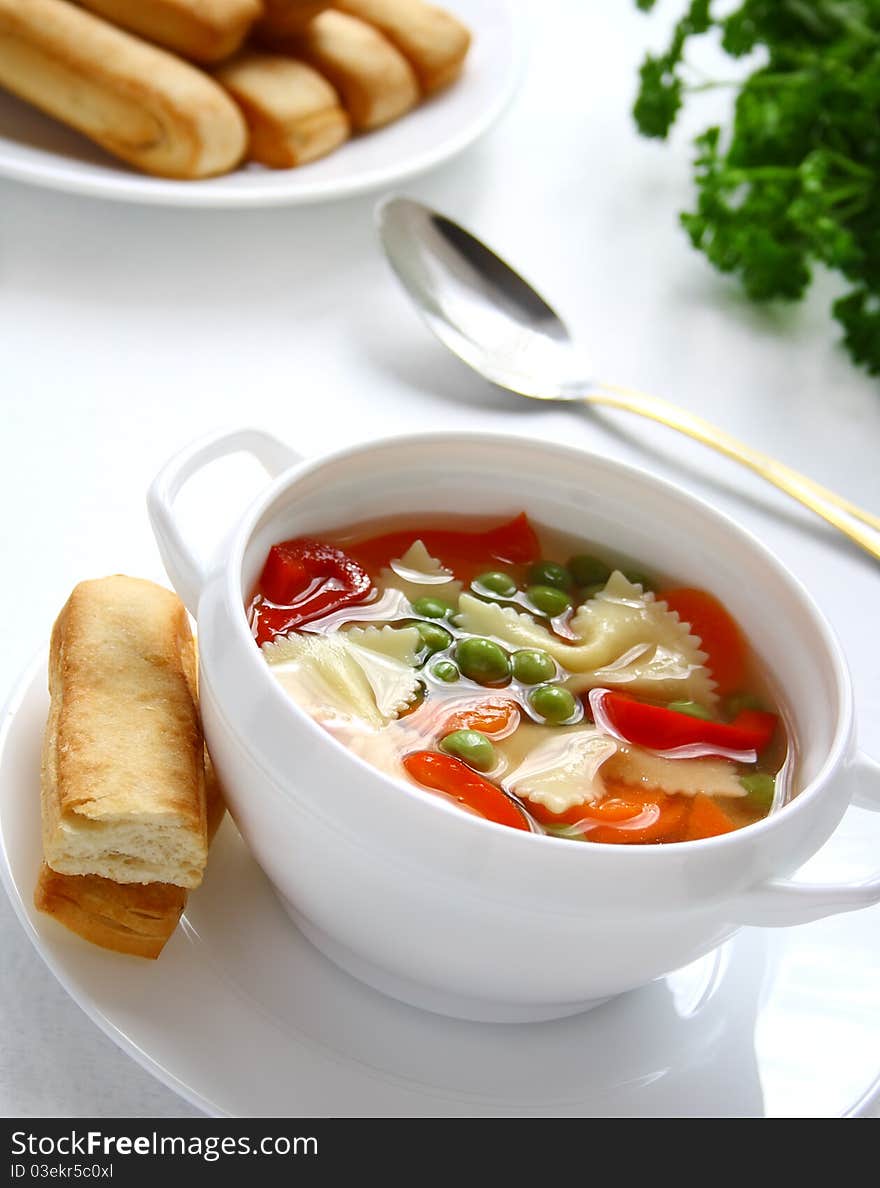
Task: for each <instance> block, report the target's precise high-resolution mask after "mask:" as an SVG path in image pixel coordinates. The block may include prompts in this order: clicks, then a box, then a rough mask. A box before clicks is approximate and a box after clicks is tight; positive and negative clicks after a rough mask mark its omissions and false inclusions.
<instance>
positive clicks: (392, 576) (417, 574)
mask: <svg viewBox="0 0 880 1188" xmlns="http://www.w3.org/2000/svg"><path fill="white" fill-rule="evenodd" d="M379 580H380V581H381V583H382V586H383V587H384V588H385V589H392V590H400V591H401V592H402V593H403V594H405V595H406V597H407V598H408V599H409V600H410V602H415V601H416V599H417V598H424V597H425V595H428V596H430V597H431V598H442V599H444V600H445V601H446V602H452V603H455V602H456V601H457V600H458V596H459V594H460V593H461V582H459V581H455V580H454V579H453V577H452V571H451V570H449V569H446V567H445V566H444V565H442V564H441V563H440V562H439V561H438V560H437V558H436V557H432V556H431V554H430V553H429V552H428V550H427V549H426V548H425V545H424V543H423V542H422V541H421V540H417V541H414V543H413V544H411V545H410V547H409V548H408V549H407V550H406V552H405V553H404V554H403V556H402V557H399V558H398V559H397V560H395V561H392V562H391V567H390V569H383V570H382V572H381V573H380V575H379Z"/></svg>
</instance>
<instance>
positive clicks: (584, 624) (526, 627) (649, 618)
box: [458, 570, 715, 705]
mask: <svg viewBox="0 0 880 1188" xmlns="http://www.w3.org/2000/svg"><path fill="white" fill-rule="evenodd" d="M458 622H459V625H460V626H461V627H462V628H463V629H464V630H465V631H470V632H473V633H474V634H477V635H489V636H494V637H495V638H496V639H498V640H501V641H502V642H503V643H506V644H509V645H511V646H513V647H516V648H540V649H542V650H543V651H545V652H548V653H549V654H550V655H551V656H552V657H553V659H554V660H556V661H557V663H559V664H561V665H562V667H563V668H565V669H566V670H567V671H568V672H570V673H573V674H574V675H573V676H572V677H571V678H570V679H569V680H568V682H567V685H568V687H569V688H570V689H571V691H572V692H574V693H582V692H584V691H586V690H587V689H592V688H594V687H595V686H597V685H602V684H608V685H621V686H625V687H626V689H627V691H628V692H631V693H640V694H642V696H646V697H653V698H656V699H657V700H674V699H676V698H678V699H686V700H688V701H698V702H700V703H701V704H704V705H711V704H712V702H713V701H714V699H715V693H714V682H713V680H712V678H711V676H710V675H709V671H708V669H707V668H706V667H705V661H706V658H707V657H706V654H705V652H703V651H701V650H700V641H699V639H697V637H696V636H695V635H691V633H690V630H689V628H688V627H687V625H686V624H684V623H682V622H681V621H680V620H679V618H678V615H676V614H675V613H674V612H673V611H670V610H669V609H668V607H667V606H666V604H665V603H664V602H658V601H657V600H656V599H655V597H654V595H653V594H651V593H650V592H648V593H646V592H644V591H643V590H642V588H641V587H640V586H636V585H634V584H633V583H632V582H630V581H628V580H627V579H626V578H625V577H624V576H623V574H622V573H620V571H619V570H616V571H615V572H614V573H613V574H612V575H611V577H610V578H609V579H608V583H607V585H606V586H605V589H604V590H602V591H600V593H599V594H597V595H596V597H595V598H591V599H590V600H589V601H588V602H585V603H583V604H582V605H581V606H579V607H578V609H577V610H576V612H575V614H574V617H573V618H572V620H571V623H570V627H571V630H572V632H573V633H574V635H575V636H576V637H577V639H578V640H579V641H580V642H576V643H567V642H566V641H565V640H562V639H559V638H558V637H557V636H555V635H553V634H552V632H550V631H549V630H548V629H547V628H546V627H544V626H543V624H541V623H537V622H536V621H535V620H534V619H533V618H532V616H531V615H528V614H525V613H523V612H521V611H517V610H515V609H514V608H513V607H509V606H499V605H498V604H497V603H491V602H481V601H480V600H479V599H477V598H474V597H473V596H472V595H470V594H463V595H462V596H461V601H460V603H459V619H458Z"/></svg>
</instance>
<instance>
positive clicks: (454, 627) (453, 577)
mask: <svg viewBox="0 0 880 1188" xmlns="http://www.w3.org/2000/svg"><path fill="white" fill-rule="evenodd" d="M248 613H249V619H250V623H251V627H252V631H253V634H254V638H255V640H256V642H257V644H258V645H259V646H260V647H261V649H262V652H263V655H264V656H265V658H266V661H267V663H268V664H269V666H270V668H271V670H272V672H273V673H274V675H275V676H276V677H277V679H278V680H279V681H280V682H281V684H282V685H283V687H284V688H285V689H286V690H287V691H288V692H289V693H290V695H291V696H292V697H293V698H294V699H295V700H296V701H297V702H298V703H299V704H300V705H301V706H302V707H303V708H304V709H305V710H306V711H307V712H308V713H309V714H310V715H311V716H312V717H313V718H314V719H315V720H316V721H317V722H319V723H320V724H321V725H322V726H323V727H325V728H326V729H327V730H328V731H330V732H331V733H332V734H333V735H334V736H335V737H337V738H338V739H339V740H340V741H342V742H344V743H345V744H346V745H348V746H349V747H350V748H351V749H352V750H353V751H354V752H355V753H356V754H358V755H360V756H361V757H362V758H363V759H365V760H367V761H368V762H370V763H372V764H373V765H374V766H376V767H378V768H380V769H381V770H382V771H384V772H386V773H388V774H389V775H392V776H395V777H397V778H398V779H401V780H403V781H404V782H408V783H411V784H414V785H417V786H418V787H420V788H423V789H426V790H428V791H430V792H432V793H434V794H436V795H437V796H441V797H444V798H445V799H446V800H447V801H448V802H450V803H451V804H454V805H456V806H457V807H459V808H460V809H461V810H462V811H464V812H469V813H472V814H474V815H476V816H478V817H484V818H487V819H488V820H491V821H496V822H498V823H500V824H503V825H507V826H510V827H511V828H514V829H522V830H529V831H532V832H535V833H546V834H551V835H553V836H556V837H562V838H570V839H571V840H573V841H577V842H588V843H594V844H595V843H598V844H623V845H633V844H636V845H645V844H660V843H669V842H684V841H693V840H697V839H700V838H706V837H714V836H716V835H719V834H722V833H728V832H730V831H731V830H734V829H738V828H741V827H742V826H744V825H748V824H750V823H752V822H754V821H757V820H760V819H761V818H762V817H764V816H766V815H767V813H768V812H769V811H770V810H771V808H773V807H776V806H778V805H780V804H782V803H784V802H785V800H786V799H787V798H788V796H789V794H790V791H791V781H792V770H793V751H792V747H791V743H790V739H789V738H788V736H787V732H786V730H785V727H784V723H783V719H782V716H781V714H780V712H779V709H778V708H777V707H776V706H775V705H774V699H773V697H772V695H771V692H770V690H769V688H768V684H767V682H766V680H765V678H764V677H763V675H762V673H761V671H760V667H759V665H758V664H757V662H756V660H755V657H754V656H753V654H752V652H751V651H750V649H749V646H748V643H747V641H746V639H745V637H744V635H743V633H742V631H741V630H740V628H739V626H738V625H737V624H736V623H735V622H734V620H733V619H732V618H731V616H730V614H729V613H728V612H727V610H726V609H725V608H724V606H723V605H722V604H721V603H720V602H719V601H718V599H717V598H715V597H714V596H713V595H712V594H709V593H708V592H706V591H703V590H698V589H694V588H690V587H684V586H682V585H681V584H680V583H676V582H675V581H674V580H666V579H665V578H661V577H660V575H657V574H648V573H645V572H643V571H642V570H641V568H639V567H638V565H637V564H634V563H631V562H630V561H628V560H627V559H625V558H621V557H613V556H611V555H610V554H608V552H607V551H606V550H598V549H593V548H592V547H591V546H587V545H585V544H584V543H583V542H579V541H575V540H572V539H571V538H569V537H565V536H562V535H561V534H559V533H556V532H553V531H550V530H545V529H544V528H541V527H538V526H536V525H533V524H532V523H531V522H530V521H529V520H528V518H527V517H526V515H525V514H520V515H518V516H516V517H515V518H513V519H510V520H506V521H504V522H501V523H499V522H497V521H496V522H494V523H486V521H477V520H472V519H470V518H460V517H459V518H455V519H454V520H448V519H447V521H446V522H445V523H444V524H443V525H442V526H437V525H436V524H432V523H425V522H420V523H417V524H408V523H407V522H406V521H403V520H396V521H392V522H386V523H383V524H382V525H377V526H375V529H373V530H371V529H370V528H368V527H361V528H359V529H357V530H352V531H349V532H340V533H333V534H328V535H327V536H325V537H323V538H322V539H320V540H317V539H313V538H305V537H303V538H297V539H294V540H288V541H283V542H280V543H279V544H276V545H274V546H273V547H272V549H271V550H270V551H269V555H268V557H267V559H266V562H265V565H264V568H263V571H262V574H261V576H260V579H259V582H258V585H257V588H256V590H255V592H254V594H253V597H252V599H251V602H250V606H249V612H248Z"/></svg>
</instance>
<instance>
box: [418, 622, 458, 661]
mask: <svg viewBox="0 0 880 1188" xmlns="http://www.w3.org/2000/svg"><path fill="white" fill-rule="evenodd" d="M415 627H416V631H418V633H419V635H420V636H421V637H422V643H423V644H424V646H425V647H426V648H427V649H428V653H429V655H433V654H434V652H442V651H443V649H444V648H448V647H449V645H450V644H451V643H452V636H451V635H450V634H449V632H448V631H447V630H446V628H445V627H440V626H439V625H438V624H437V623H425V622H421V623H416V625H415Z"/></svg>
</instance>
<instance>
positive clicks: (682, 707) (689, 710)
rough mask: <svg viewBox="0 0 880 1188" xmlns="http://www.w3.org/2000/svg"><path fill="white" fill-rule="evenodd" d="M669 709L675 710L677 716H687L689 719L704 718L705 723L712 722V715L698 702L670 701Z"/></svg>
mask: <svg viewBox="0 0 880 1188" xmlns="http://www.w3.org/2000/svg"><path fill="white" fill-rule="evenodd" d="M666 708H667V709H671V710H675V712H676V713H677V714H687V716H688V717H689V718H702V719H703V721H704V722H712V721H714V718H713V716H712V713H711V712H710V711H709V710H707V709H706V707H705V706H704V705H700V703H699V702H698V701H670V703H669V705H668V706H667V707H666Z"/></svg>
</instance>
